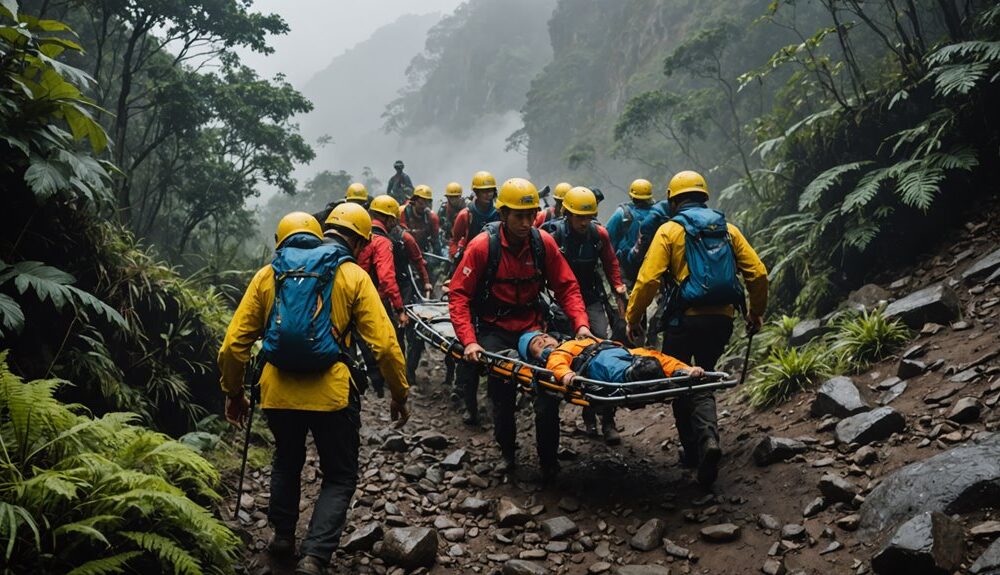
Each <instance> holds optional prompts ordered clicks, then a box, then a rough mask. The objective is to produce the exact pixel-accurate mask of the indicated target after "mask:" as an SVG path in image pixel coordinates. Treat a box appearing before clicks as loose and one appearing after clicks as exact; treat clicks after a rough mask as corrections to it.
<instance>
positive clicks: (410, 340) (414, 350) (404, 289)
mask: <svg viewBox="0 0 1000 575" xmlns="http://www.w3.org/2000/svg"><path fill="white" fill-rule="evenodd" d="M404 279H405V284H404V283H402V282H403V281H404ZM400 282H401V283H400V286H399V292H400V294H401V295H402V296H403V303H406V304H411V303H415V302H416V301H417V294H416V291H415V289H416V288H414V287H413V284H412V280H411V279H410V278H409V277H404V278H400ZM396 335H397V337H400V338H401V339H400V344H402V341H403V338H404V334H403V333H400V332H399V331H398V330H397V332H396ZM405 339H406V347H405V351H406V379H407V380H408V381H409V383H410V385H415V384H416V382H417V368H418V367H420V356H421V355H423V353H424V340H422V339H420V338H419V337H418V336H417V332H416V330H415V329H414V327H413V325H412V324H411V325H410V326H408V327H407V328H406V330H405Z"/></svg>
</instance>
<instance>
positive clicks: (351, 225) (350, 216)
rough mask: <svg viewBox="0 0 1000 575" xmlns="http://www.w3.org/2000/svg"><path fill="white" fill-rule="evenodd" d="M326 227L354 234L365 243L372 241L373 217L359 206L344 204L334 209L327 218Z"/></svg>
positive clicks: (349, 203)
mask: <svg viewBox="0 0 1000 575" xmlns="http://www.w3.org/2000/svg"><path fill="white" fill-rule="evenodd" d="M376 199H377V198H376ZM326 225H328V226H336V227H338V228H343V229H345V230H348V231H350V232H354V233H355V234H357V235H359V236H361V237H362V238H364V240H365V241H368V240H371V239H372V217H371V216H370V215H368V210H366V209H364V208H363V207H361V206H359V205H358V204H352V203H351V202H344V203H342V204H340V205H339V206H337V207H335V208H333V211H331V212H330V215H329V216H327V217H326Z"/></svg>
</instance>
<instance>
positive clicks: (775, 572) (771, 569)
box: [760, 559, 788, 575]
mask: <svg viewBox="0 0 1000 575" xmlns="http://www.w3.org/2000/svg"><path fill="white" fill-rule="evenodd" d="M760 570H761V571H762V572H764V574H765V575H785V573H787V572H788V571H787V569H785V562H784V561H783V560H781V559H768V560H767V561H765V562H764V566H763V567H761V568H760Z"/></svg>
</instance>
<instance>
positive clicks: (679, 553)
mask: <svg viewBox="0 0 1000 575" xmlns="http://www.w3.org/2000/svg"><path fill="white" fill-rule="evenodd" d="M663 550H664V551H665V552H666V554H667V555H670V556H671V557H676V558H678V559H687V558H688V557H690V556H691V551H690V550H689V549H687V548H685V547H681V546H680V545H678V544H676V543H674V542H673V541H671V540H669V539H664V540H663Z"/></svg>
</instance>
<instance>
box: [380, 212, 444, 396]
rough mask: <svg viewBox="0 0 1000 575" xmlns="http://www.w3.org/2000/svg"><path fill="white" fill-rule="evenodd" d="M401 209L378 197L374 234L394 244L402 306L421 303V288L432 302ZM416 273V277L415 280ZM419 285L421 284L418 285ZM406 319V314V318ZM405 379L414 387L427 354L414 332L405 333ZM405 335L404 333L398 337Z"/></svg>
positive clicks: (425, 274) (428, 281)
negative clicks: (402, 219)
mask: <svg viewBox="0 0 1000 575" xmlns="http://www.w3.org/2000/svg"><path fill="white" fill-rule="evenodd" d="M400 212H401V209H400V207H399V204H398V203H396V200H394V199H393V198H392V197H391V196H378V197H377V198H375V199H374V200H372V209H371V214H372V221H373V222H374V226H373V227H372V233H373V234H376V235H380V236H383V237H385V238H387V239H388V240H389V241H390V242H392V257H393V265H394V267H395V269H396V285H398V286H399V293H400V295H401V297H402V298H403V304H404V305H406V304H411V303H415V302H416V301H417V299H418V297H417V291H416V290H417V288H418V285H419V286H422V287H423V293H422V295H423V296H424V297H427V298H429V297H430V295H431V290H432V289H433V286H432V285H431V278H430V274H429V273H428V272H427V263H426V261H425V260H424V254H423V252H421V250H420V246H418V245H417V240H416V239H415V238H414V237H413V235H412V234H411V233H410V232H409V230H407V229H406V228H405V227H404V226H402V225H400V223H399V217H400ZM414 273H416V276H414ZM418 282H419V283H418ZM404 315H405V314H404ZM405 334H406V337H405V339H406V377H407V379H408V381H409V382H410V383H411V384H412V383H414V382H416V380H417V366H419V365H420V356H421V354H422V353H423V351H424V342H423V340H422V339H420V338H419V337H417V335H416V333H415V332H414V331H413V330H412V329H409V328H408V329H406V330H405ZM397 335H402V333H400V334H397Z"/></svg>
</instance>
